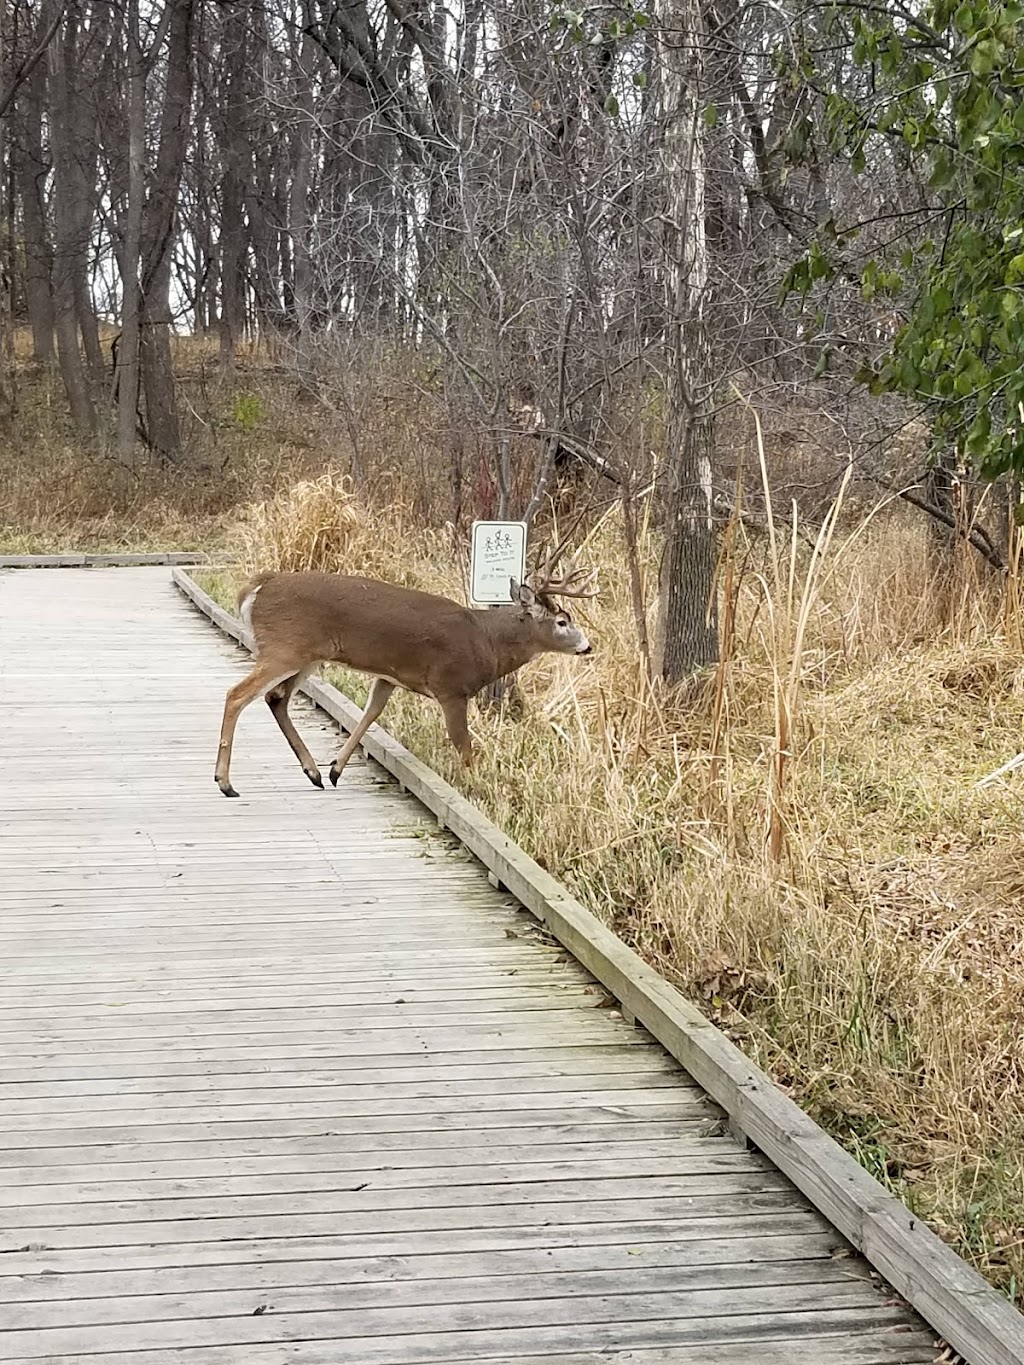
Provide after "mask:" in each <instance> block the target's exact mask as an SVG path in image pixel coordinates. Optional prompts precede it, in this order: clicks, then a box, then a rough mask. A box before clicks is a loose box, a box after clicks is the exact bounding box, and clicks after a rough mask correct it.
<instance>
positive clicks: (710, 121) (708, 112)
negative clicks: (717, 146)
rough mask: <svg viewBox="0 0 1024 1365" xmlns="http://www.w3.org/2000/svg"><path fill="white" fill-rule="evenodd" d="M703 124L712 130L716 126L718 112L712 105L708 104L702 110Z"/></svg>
mask: <svg viewBox="0 0 1024 1365" xmlns="http://www.w3.org/2000/svg"><path fill="white" fill-rule="evenodd" d="M704 122H705V123H706V124H707V126H708V127H709V128H714V127H716V126H717V124H718V110H717V109H716V108H715V106H714V105H713V104H709V105H708V106H707V108H706V109H705V110H704Z"/></svg>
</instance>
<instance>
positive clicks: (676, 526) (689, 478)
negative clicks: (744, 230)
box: [656, 0, 718, 683]
mask: <svg viewBox="0 0 1024 1365" xmlns="http://www.w3.org/2000/svg"><path fill="white" fill-rule="evenodd" d="M656 11H657V17H658V21H659V40H660V41H659V57H660V69H659V84H658V97H659V104H660V113H661V119H662V146H661V163H662V171H663V182H662V183H663V186H664V195H665V212H664V215H663V231H662V244H663V248H664V255H665V260H664V272H665V303H666V314H667V316H666V343H667V344H666V352H667V357H668V382H667V392H666V400H667V413H666V452H665V484H666V487H665V548H664V554H663V558H662V566H661V592H660V598H659V607H658V630H657V645H656V649H657V666H658V671H659V672H660V674H661V676H662V677H663V678H664V679H665V680H666V681H667V682H670V683H674V682H679V681H681V680H682V679H683V678H686V677H688V676H689V675H690V674H692V673H694V672H696V671H697V670H698V669H701V668H704V667H706V666H707V665H708V664H712V663H714V662H715V661H716V659H717V658H718V613H717V607H716V602H715V534H714V525H713V522H712V516H711V508H712V486H711V485H712V479H711V469H712V465H711V461H712V452H713V443H714V432H713V428H712V418H711V413H710V410H709V402H708V400H709V388H710V379H711V374H712V357H711V347H710V342H709V339H708V333H707V327H706V324H705V319H704V305H705V296H706V293H707V281H708V256H707V240H706V235H705V220H704V183H705V166H704V118H703V107H702V106H703V90H702V87H703V78H704V44H705V32H704V16H703V12H702V10H701V7H700V0H657V4H656Z"/></svg>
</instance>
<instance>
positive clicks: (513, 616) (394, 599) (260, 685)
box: [216, 573, 589, 796]
mask: <svg viewBox="0 0 1024 1365" xmlns="http://www.w3.org/2000/svg"><path fill="white" fill-rule="evenodd" d="M257 590H258V591H257ZM254 592H255V597H254V598H253V599H252V604H251V620H252V631H253V636H254V638H255V646H256V655H257V659H258V662H257V664H256V667H255V669H254V670H253V672H252V673H251V674H250V675H249V677H248V678H246V679H245V680H244V681H243V682H241V683H239V684H238V686H237V687H235V688H232V689H231V691H230V692H229V693H228V696H227V700H226V702H225V708H224V722H223V725H222V727H221V744H220V750H219V753H218V761H217V772H216V779H217V783H218V785H219V786H220V788H221V790H222V791H223V792H224V793H225V795H228V796H230V795H235V792H234V790H233V788H232V787H231V783H230V779H229V777H228V767H229V763H230V756H231V741H232V737H233V734H234V728H235V723H236V721H237V719H238V715H239V713H240V712H241V711H242V709H243V708H244V707H245V706H247V705H248V704H249V703H250V702H251V701H253V700H254V699H255V698H256V697H257V696H258V695H259V693H260V692H261V691H265V692H266V694H267V701H268V703H269V704H270V706H271V710H272V712H273V714H274V717H275V719H276V720H277V722H278V724H279V725H280V727H281V730H282V732H283V733H284V735H285V738H286V739H287V740H288V743H289V744H290V745H291V747H292V749H293V750H294V752H295V753H296V755H297V756H298V758H299V761H300V762H301V764H302V767H303V771H304V772H305V773H306V775H307V776H308V777H309V779H310V781H312V782H313V783H314V784H315V785H317V786H321V785H322V782H321V779H320V773H319V770H318V769H317V767H316V764H315V763H314V762H313V760H312V758H311V757H310V755H309V752H308V750H306V748H305V746H304V745H303V744H302V741H301V740H300V739H299V736H298V735H297V733H296V732H295V730H294V727H293V726H292V725H291V722H290V720H289V719H288V716H287V703H288V699H289V697H290V696H291V693H292V692H293V691H294V689H295V687H296V686H297V685H298V682H299V681H301V677H302V676H305V675H306V674H308V673H309V672H312V671H313V670H314V669H315V668H316V667H318V666H319V665H320V664H322V663H328V662H337V663H343V664H346V665H348V667H350V668H354V669H357V670H358V671H359V672H363V673H369V674H371V675H373V676H374V677H375V678H376V679H377V682H376V683H375V684H374V687H373V689H372V691H371V697H370V701H369V702H368V704H367V708H366V712H365V713H364V716H363V718H362V720H361V721H360V724H359V726H358V727H357V728H356V731H355V732H354V733H353V735H352V736H351V738H350V739H349V741H348V743H347V744H346V745H345V747H344V749H343V750H342V752H341V753H340V754H339V756H338V758H337V759H336V761H335V763H334V764H333V766H332V768H331V780H332V782H335V783H336V782H337V779H338V776H339V774H340V772H341V770H342V768H343V767H344V766H345V763H346V762H347V761H348V758H349V757H350V755H351V753H352V752H353V751H354V749H355V747H356V745H357V744H358V742H359V740H360V739H361V737H362V735H363V734H364V733H365V731H366V729H367V728H368V727H369V725H370V724H371V723H372V721H373V720H375V719H376V718H377V716H378V715H379V714H380V712H381V711H382V710H383V708H384V705H385V703H386V702H387V699H388V697H389V696H390V695H391V692H392V691H393V690H394V686H395V685H396V684H397V685H398V686H400V687H404V688H406V689H407V690H408V691H410V692H418V693H421V694H422V695H424V696H428V697H432V698H433V699H434V700H435V701H437V702H438V703H439V704H440V706H441V708H442V710H443V711H444V714H445V721H446V723H447V727H448V734H449V737H450V738H451V740H452V743H453V744H454V745H455V747H456V748H457V749H458V751H459V753H460V754H461V756H462V759H463V761H464V762H466V763H469V762H470V761H471V758H472V746H471V744H470V738H469V727H468V723H467V719H466V709H467V705H468V702H469V699H470V698H471V697H473V696H475V695H476V693H477V692H479V691H480V690H481V689H482V688H484V687H486V686H487V685H488V684H489V683H492V682H495V681H497V679H499V678H503V677H505V676H507V675H508V674H510V673H514V672H516V670H517V669H519V668H521V667H522V666H523V665H524V664H526V663H529V661H530V660H531V659H534V658H536V657H537V655H538V654H542V653H544V652H545V651H548V650H553V651H556V652H559V653H579V652H585V651H584V650H583V649H581V648H579V647H578V646H579V645H580V642H582V644H583V645H586V637H585V636H584V635H583V634H582V632H581V631H579V630H578V629H576V628H575V627H574V626H572V623H571V621H570V619H569V616H568V613H567V612H564V611H560V610H558V609H557V608H556V607H555V605H554V603H553V602H551V601H550V600H549V599H548V598H542V597H538V596H537V595H536V594H534V593H532V592H531V591H530V590H529V589H525V588H524V589H521V590H520V601H519V602H517V603H515V604H512V603H510V604H509V605H508V606H502V607H497V608H494V609H492V610H490V611H473V610H471V609H470V608H468V607H463V606H460V605H459V604H458V603H457V602H453V601H452V600H451V599H450V598H447V597H438V596H435V595H434V594H433V593H425V592H418V591H416V590H415V589H412V588H402V587H398V586H397V585H395V584H393V583H384V582H380V581H378V580H376V579H370V578H358V577H352V576H347V575H342V574H323V573H261V574H257V575H256V576H255V577H254V578H251V579H250V580H249V581H248V582H247V583H246V584H245V585H244V586H243V587H242V589H241V591H240V592H239V595H238V603H239V607H240V608H241V606H242V604H243V603H244V602H245V601H246V599H247V598H249V597H250V596H251V595H252V594H253V593H254ZM587 648H589V646H588V647H587Z"/></svg>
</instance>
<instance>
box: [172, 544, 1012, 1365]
mask: <svg viewBox="0 0 1024 1365" xmlns="http://www.w3.org/2000/svg"><path fill="white" fill-rule="evenodd" d="M173 581H174V583H175V584H176V586H177V587H178V588H179V589H180V590H181V591H182V592H183V593H184V594H185V595H186V596H187V597H189V598H190V599H191V600H192V602H193V603H195V605H196V606H197V607H198V608H199V609H200V610H201V611H204V612H205V613H206V615H208V616H209V617H210V618H211V620H213V621H214V623H215V624H216V625H218V626H219V627H220V628H221V630H223V631H224V632H225V633H226V634H228V635H229V636H231V637H232V638H234V639H236V640H238V641H240V642H241V643H243V644H246V645H248V644H249V640H248V638H247V636H246V634H245V632H244V630H243V629H242V627H241V626H240V625H239V623H238V622H237V621H235V620H234V618H232V617H231V616H230V614H229V613H227V612H225V611H223V610H222V609H221V608H220V607H218V606H217V605H216V603H214V602H213V601H212V600H211V599H210V598H209V596H208V595H207V594H206V593H204V592H203V591H202V589H200V588H199V586H198V585H197V584H196V583H195V582H194V581H193V580H192V579H191V578H189V576H188V575H187V574H185V573H183V572H181V571H179V570H175V571H174V572H173ZM304 690H305V692H306V694H307V695H308V696H309V697H310V698H311V699H312V700H314V701H315V702H317V704H318V705H320V706H321V707H322V708H323V709H324V710H325V711H327V713H328V714H329V715H332V716H333V717H334V718H335V719H336V720H337V721H338V722H339V723H340V724H341V725H342V726H343V727H344V728H345V729H346V730H349V731H351V730H352V729H353V728H354V726H355V724H356V723H357V721H358V717H359V711H358V708H356V707H355V706H354V705H353V704H352V703H351V702H350V701H349V700H348V699H347V698H346V697H344V696H343V695H342V694H341V693H340V692H338V690H337V689H336V688H334V687H331V686H330V685H329V684H325V683H323V682H320V681H319V680H316V679H311V680H310V681H309V682H308V683H307V684H306V686H305V688H304ZM363 748H364V750H365V752H366V753H367V754H369V755H370V756H372V757H373V758H374V759H375V760H376V761H377V762H379V763H380V764H381V765H382V766H383V767H385V768H386V769H387V770H388V771H389V772H390V773H391V774H392V775H393V776H394V777H396V778H397V779H398V781H400V782H401V783H402V784H403V785H404V786H405V787H406V788H407V789H408V791H410V792H411V793H412V794H413V795H415V796H416V797H418V798H419V800H420V801H422V802H423V804H424V805H425V806H426V807H427V808H428V809H429V810H430V811H431V812H432V813H433V814H434V815H435V816H436V817H437V818H438V820H439V821H441V822H443V824H444V826H445V827H446V828H447V829H448V830H450V831H451V832H452V833H453V834H454V835H455V836H456V837H457V838H459V839H460V840H461V841H462V842H463V843H464V844H465V845H466V847H467V848H469V849H470V850H471V851H472V852H473V853H474V854H476V856H477V857H478V858H479V859H480V861H481V862H482V863H483V864H484V866H485V867H486V869H487V871H488V872H490V873H491V874H492V875H493V876H494V877H495V878H496V879H497V880H498V881H499V882H500V883H501V885H502V886H504V887H506V888H507V889H508V890H509V891H510V892H511V893H512V894H513V895H515V896H516V897H517V898H518V899H519V900H521V901H522V903H523V904H524V905H526V906H527V907H528V908H529V909H530V910H532V911H533V912H534V914H536V915H537V917H538V918H539V919H540V920H541V921H542V922H543V923H544V924H545V925H546V927H547V928H548V929H549V930H550V931H551V932H552V933H553V934H554V935H555V936H556V938H557V939H558V940H559V942H560V943H562V944H563V945H564V946H565V947H566V948H567V949H568V950H569V951H570V952H571V953H572V954H573V955H574V956H575V957H576V958H577V959H578V960H579V961H580V962H581V963H582V964H583V965H584V966H585V967H586V968H587V970H588V971H590V972H591V973H592V974H593V975H594V976H595V977H596V978H597V979H598V980H599V981H600V982H601V983H602V984H603V985H604V986H606V987H607V988H608V990H609V991H611V993H612V994H613V995H614V996H615V997H616V999H617V1000H619V1001H620V1002H621V1004H622V1006H623V1008H624V1009H625V1010H627V1011H628V1012H629V1014H630V1015H631V1016H632V1017H635V1018H636V1019H637V1020H638V1021H639V1022H640V1023H642V1024H643V1025H644V1027H645V1028H647V1029H648V1030H649V1031H650V1032H651V1033H652V1034H653V1035H654V1036H655V1037H656V1038H657V1039H658V1040H659V1042H661V1043H662V1044H663V1045H664V1046H665V1047H666V1048H667V1050H668V1051H669V1052H670V1053H671V1054H672V1055H673V1056H674V1057H676V1058H677V1059H678V1060H679V1061H680V1062H681V1063H682V1065H683V1066H684V1067H685V1068H686V1070H687V1071H688V1072H689V1073H690V1074H691V1075H692V1076H693V1077H694V1078H695V1079H696V1080H697V1081H698V1082H699V1083H700V1084H701V1085H703V1086H704V1087H705V1089H707V1091H708V1092H709V1094H710V1095H712V1096H713V1098H714V1099H715V1100H717V1101H718V1103H719V1104H721V1105H722V1107H723V1108H724V1109H725V1111H726V1112H727V1114H729V1116H730V1117H731V1118H732V1119H733V1120H734V1121H735V1122H736V1124H737V1125H738V1127H739V1129H740V1131H742V1132H743V1133H744V1134H746V1135H747V1137H748V1138H749V1139H750V1140H751V1141H752V1142H754V1143H755V1144H756V1145H757V1147H759V1148H760V1149H761V1150H762V1151H764V1152H765V1153H766V1154H767V1155H768V1156H769V1157H770V1158H771V1159H772V1161H773V1162H775V1164H776V1165H778V1167H779V1168H780V1169H781V1170H782V1171H784V1172H785V1174H786V1175H787V1176H789V1178H790V1179H791V1180H792V1181H793V1182H794V1184H795V1185H796V1186H797V1188H799V1189H800V1190H801V1191H802V1192H803V1193H804V1194H806V1195H807V1197H808V1198H809V1199H810V1200H811V1202H812V1203H813V1204H814V1205H815V1207H817V1208H818V1209H820V1210H821V1212H822V1213H823V1214H825V1216H826V1217H828V1218H829V1219H831V1220H832V1221H833V1222H834V1223H835V1224H836V1226H837V1227H838V1228H839V1229H840V1231H841V1232H842V1233H843V1234H844V1235H845V1236H847V1237H849V1239H850V1240H851V1242H853V1244H854V1245H855V1246H856V1247H857V1248H858V1249H859V1250H860V1251H862V1252H863V1253H864V1254H865V1255H866V1256H867V1258H868V1259H869V1260H870V1261H871V1263H872V1264H873V1265H875V1266H876V1267H877V1269H878V1270H879V1271H880V1272H881V1273H882V1274H883V1275H884V1276H885V1278H886V1279H887V1280H888V1281H889V1282H890V1283H891V1284H893V1285H894V1287H895V1288H896V1289H897V1290H898V1291H899V1292H900V1293H901V1294H902V1295H903V1296H905V1298H906V1299H907V1300H908V1301H909V1302H910V1303H912V1304H913V1305H914V1307H915V1308H916V1309H917V1310H918V1311H919V1312H920V1313H921V1314H922V1316H923V1317H924V1318H925V1319H926V1321H928V1322H930V1323H931V1324H932V1325H933V1326H934V1327H935V1328H936V1329H938V1330H939V1331H940V1332H941V1333H942V1334H943V1336H944V1337H946V1338H947V1339H948V1340H949V1341H950V1342H952V1344H953V1345H954V1346H955V1347H956V1348H957V1350H958V1351H960V1352H961V1354H963V1355H964V1356H965V1357H966V1358H967V1359H968V1360H969V1361H970V1362H971V1365H1021V1362H1024V1317H1022V1316H1021V1315H1020V1314H1019V1313H1017V1312H1016V1311H1015V1309H1013V1308H1012V1307H1011V1305H1010V1304H1009V1303H1008V1302H1007V1301H1006V1300H1005V1299H1004V1298H1003V1297H1002V1296H1001V1295H999V1294H997V1293H996V1292H995V1291H994V1290H993V1289H991V1288H990V1287H989V1286H988V1285H987V1284H986V1283H985V1281H984V1280H983V1279H982V1278H981V1276H980V1275H978V1274H977V1273H976V1272H975V1271H973V1270H972V1269H971V1268H970V1267H969V1266H967V1265H966V1263H965V1262H964V1261H963V1260H961V1259H960V1257H958V1256H957V1255H955V1253H954V1252H952V1251H951V1250H950V1249H949V1248H948V1247H947V1246H945V1245H944V1244H943V1243H942V1242H941V1241H940V1240H939V1239H938V1238H937V1237H936V1236H935V1235H934V1233H932V1232H931V1230H930V1229H929V1228H928V1227H927V1225H926V1224H925V1223H923V1222H922V1221H921V1219H920V1218H918V1217H916V1216H915V1215H913V1214H911V1213H910V1212H909V1210H907V1209H906V1208H905V1207H904V1206H903V1205H902V1204H901V1203H900V1202H899V1201H898V1200H897V1199H895V1198H894V1197H893V1196H891V1195H890V1194H888V1192H887V1191H886V1190H884V1188H883V1187H882V1186H881V1185H880V1184H879V1183H878V1182H877V1181H875V1180H873V1179H872V1178H871V1177H870V1176H869V1175H868V1173H867V1172H866V1171H865V1170H864V1169H863V1168H862V1167H861V1166H859V1165H858V1164H857V1163H856V1162H855V1161H854V1160H853V1158H852V1157H850V1156H849V1155H848V1154H847V1153H845V1152H844V1151H843V1150H842V1149H841V1148H840V1147H839V1146H838V1145H837V1144H836V1143H834V1142H833V1141H832V1140H831V1139H830V1138H829V1137H828V1136H827V1134H826V1133H825V1132H824V1131H823V1130H822V1129H821V1128H819V1127H818V1126H817V1124H815V1123H814V1122H813V1121H812V1120H811V1119H809V1118H808V1117H807V1115H806V1114H804V1113H803V1111H802V1110H801V1109H800V1108H799V1107H798V1106H797V1105H796V1104H794V1103H793V1102H792V1101H791V1100H790V1099H789V1098H788V1097H786V1096H785V1095H783V1094H782V1092H781V1091H780V1090H779V1089H778V1088H777V1087H776V1086H774V1085H773V1083H772V1081H771V1079H770V1077H768V1076H767V1075H766V1074H765V1073H764V1072H763V1071H761V1070H760V1069H759V1068H757V1067H755V1066H754V1065H752V1063H751V1062H750V1061H749V1060H748V1059H747V1058H746V1057H744V1055H743V1054H742V1053H741V1052H740V1051H739V1049H738V1048H736V1047H735V1046H734V1045H733V1044H732V1043H730V1042H729V1040H728V1039H727V1038H726V1037H725V1036H724V1034H722V1033H721V1032H719V1030H717V1029H716V1028H714V1027H713V1025H711V1023H710V1022H709V1021H708V1020H707V1019H706V1018H705V1017H704V1016H703V1015H702V1014H700V1012H699V1011H698V1010H697V1009H695V1008H694V1007H693V1006H692V1005H691V1004H690V1003H689V1002H688V1001H687V1000H686V999H685V998H684V997H683V996H682V995H681V994H680V993H679V992H678V991H676V990H675V989H674V988H673V987H671V986H670V985H669V984H668V983H667V982H666V981H665V980H664V979H663V978H662V977H660V976H659V975H658V974H657V973H656V972H655V971H654V970H653V969H652V968H650V967H649V966H648V965H647V964H646V963H645V962H644V961H643V960H642V959H641V958H640V957H639V956H638V955H637V954H636V953H634V952H632V951H631V950H630V949H628V948H627V947H626V946H625V944H623V943H622V942H621V941H620V940H619V939H618V938H616V937H615V935H614V934H613V933H612V932H611V931H610V930H609V929H608V928H607V927H606V926H605V925H603V924H602V923H601V922H600V921H599V920H598V919H597V918H596V916H594V915H592V914H591V913H590V912H589V911H588V910H587V909H586V908H585V907H584V906H583V905H582V904H580V902H579V901H577V900H576V899H575V898H574V897H572V896H571V895H570V894H569V893H568V892H567V891H566V889H565V888H564V887H563V886H561V885H560V883H558V882H557V881H556V880H555V878H553V877H552V876H551V875H550V874H549V873H547V872H545V871H544V870H543V868H541V867H540V866H539V865H538V864H537V863H535V862H534V861H533V859H531V858H530V857H529V856H528V855H527V854H525V853H524V852H523V851H522V850H521V849H520V848H518V847H517V846H516V845H514V844H513V843H512V842H511V840H509V839H508V838H506V836H505V835H504V834H502V832H501V831H500V830H499V829H498V827H497V826H496V825H494V824H493V823H492V822H491V821H489V820H488V819H487V818H486V817H485V816H483V815H482V814H481V813H480V812H479V811H478V810H476V809H475V808H474V807H473V806H471V805H470V803H469V802H468V801H466V800H465V798H464V797H462V796H461V795H460V794H459V793H458V792H457V791H456V790H455V789H454V788H453V787H451V786H450V785H449V784H448V783H446V782H444V781H443V779H441V778H440V777H438V775H437V774H436V773H434V772H433V771H431V770H430V769H429V768H428V767H427V766H426V765H425V764H424V763H422V762H421V761H420V760H418V759H417V758H415V757H414V756H413V755H412V754H410V753H409V751H408V750H406V749H405V748H404V746H402V745H401V744H399V743H398V742H397V741H396V740H395V739H394V738H392V736H390V735H388V734H387V733H386V732H385V731H383V730H382V729H381V728H380V727H379V726H373V727H371V728H370V730H368V731H367V733H366V735H365V737H364V739H363Z"/></svg>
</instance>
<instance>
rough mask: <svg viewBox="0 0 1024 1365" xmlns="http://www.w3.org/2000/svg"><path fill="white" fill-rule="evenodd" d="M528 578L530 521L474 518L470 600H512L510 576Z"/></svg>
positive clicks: (492, 603) (485, 603)
mask: <svg viewBox="0 0 1024 1365" xmlns="http://www.w3.org/2000/svg"><path fill="white" fill-rule="evenodd" d="M525 577H526V522H525V521H474V523H473V532H472V555H471V559H470V569H469V600H470V601H471V602H472V603H473V605H474V606H475V607H497V606H501V605H502V604H503V603H506V602H510V601H511V600H512V599H511V594H510V592H509V579H510V578H514V579H515V580H516V581H517V582H518V583H522V582H523V580H524V578H525Z"/></svg>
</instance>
